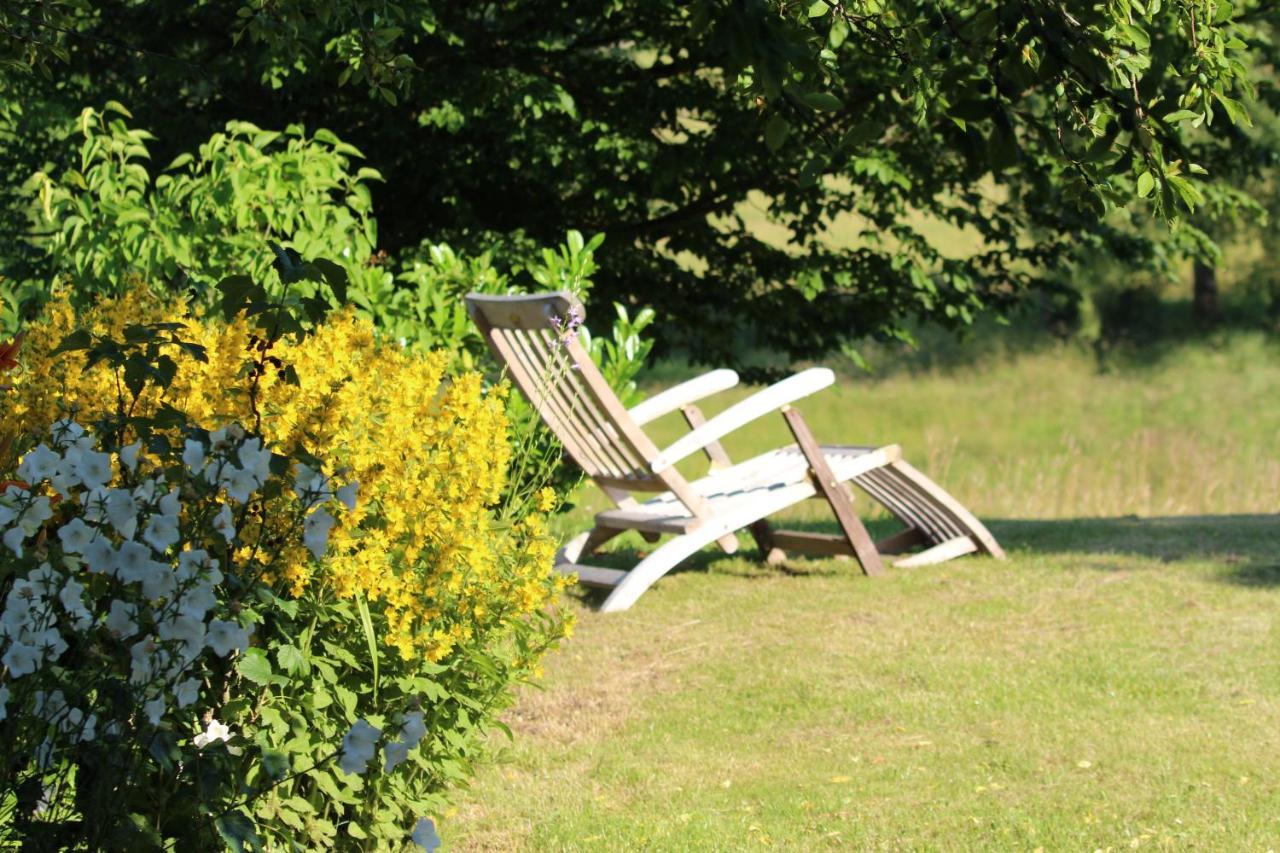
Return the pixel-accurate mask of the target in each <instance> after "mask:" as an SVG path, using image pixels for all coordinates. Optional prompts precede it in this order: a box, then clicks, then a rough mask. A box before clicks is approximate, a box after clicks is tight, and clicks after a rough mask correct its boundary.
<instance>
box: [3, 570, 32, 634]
mask: <svg viewBox="0 0 1280 853" xmlns="http://www.w3.org/2000/svg"><path fill="white" fill-rule="evenodd" d="M25 583H26V582H25V581H18V582H16V583H15V584H14V585H13V589H11V590H10V591H9V598H8V599H7V600H6V601H5V604H4V614H3V615H0V635H3V636H6V637H9V638H11V639H15V640H19V639H22V638H23V637H25V636H26V635H27V632H28V631H29V630H30V628H31V599H30V598H29V597H28V596H26V595H23V594H22V593H21V591H20V588H19V584H25ZM27 587H28V588H30V584H27Z"/></svg>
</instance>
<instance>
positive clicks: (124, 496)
mask: <svg viewBox="0 0 1280 853" xmlns="http://www.w3.org/2000/svg"><path fill="white" fill-rule="evenodd" d="M106 509H107V520H108V521H110V522H111V526H112V527H114V528H115V529H116V530H117V531H119V533H120V535H121V536H123V537H124V538H125V539H132V538H133V534H134V533H135V532H136V531H137V529H138V504H137V501H135V500H134V499H133V495H131V494H130V493H129V492H128V491H126V490H124V489H112V490H111V491H109V492H108V493H107V506H106Z"/></svg>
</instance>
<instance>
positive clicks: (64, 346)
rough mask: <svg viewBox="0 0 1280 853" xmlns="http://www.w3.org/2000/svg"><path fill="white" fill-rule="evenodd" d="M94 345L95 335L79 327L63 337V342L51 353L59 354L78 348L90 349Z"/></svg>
mask: <svg viewBox="0 0 1280 853" xmlns="http://www.w3.org/2000/svg"><path fill="white" fill-rule="evenodd" d="M92 345H93V337H92V336H91V335H90V334H89V332H88V331H87V330H85V329H77V330H76V331H74V332H72V333H71V334H69V335H67V336H66V337H65V338H63V339H62V341H61V343H59V344H58V345H57V347H55V348H54V350H53V352H51V353H50V355H58V354H59V353H64V352H75V351H76V350H83V349H88V348H89V347H90V346H92Z"/></svg>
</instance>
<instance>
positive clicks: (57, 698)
mask: <svg viewBox="0 0 1280 853" xmlns="http://www.w3.org/2000/svg"><path fill="white" fill-rule="evenodd" d="M32 706H33V710H34V711H35V714H36V716H37V717H40V718H41V719H43V720H45V721H46V722H50V723H56V722H57V721H58V717H59V716H60V715H61V714H62V712H63V711H65V710H66V709H67V697H66V696H64V695H63V693H62V691H61V690H54V691H53V692H51V693H46V692H45V691H43V690H37V691H36V692H35V702H33V703H32Z"/></svg>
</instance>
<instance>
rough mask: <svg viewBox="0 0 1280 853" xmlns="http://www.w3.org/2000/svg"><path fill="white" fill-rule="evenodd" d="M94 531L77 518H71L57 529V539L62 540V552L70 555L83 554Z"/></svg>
mask: <svg viewBox="0 0 1280 853" xmlns="http://www.w3.org/2000/svg"><path fill="white" fill-rule="evenodd" d="M94 532H95V531H94V529H93V528H92V527H90V526H89V525H87V524H85V523H84V522H83V521H81V520H80V519H78V518H73V519H71V520H70V521H68V522H67V523H66V524H64V525H62V527H60V528H59V529H58V538H59V539H61V540H62V550H64V551H69V552H70V553H72V554H83V553H84V549H85V548H86V547H87V546H88V545H89V542H90V541H92V540H93V535H94Z"/></svg>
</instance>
